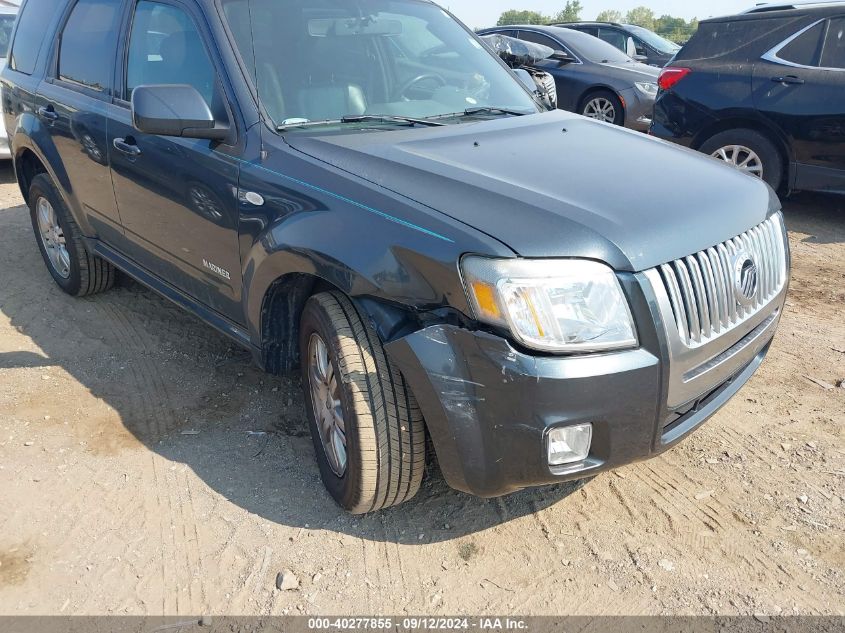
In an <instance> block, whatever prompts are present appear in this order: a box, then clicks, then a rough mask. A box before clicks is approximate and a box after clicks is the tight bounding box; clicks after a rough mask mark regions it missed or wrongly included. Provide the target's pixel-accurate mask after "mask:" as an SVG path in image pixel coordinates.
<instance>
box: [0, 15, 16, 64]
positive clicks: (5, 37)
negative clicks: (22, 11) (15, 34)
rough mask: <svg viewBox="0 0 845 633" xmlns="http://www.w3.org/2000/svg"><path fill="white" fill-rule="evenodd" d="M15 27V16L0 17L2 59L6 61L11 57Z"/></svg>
mask: <svg viewBox="0 0 845 633" xmlns="http://www.w3.org/2000/svg"><path fill="white" fill-rule="evenodd" d="M14 26H15V16H14V15H0V59H6V58H7V57H8V56H9V44H10V43H11V41H12V29H13V28H14Z"/></svg>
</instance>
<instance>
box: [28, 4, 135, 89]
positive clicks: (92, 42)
mask: <svg viewBox="0 0 845 633" xmlns="http://www.w3.org/2000/svg"><path fill="white" fill-rule="evenodd" d="M30 1H32V0H30ZM120 5H121V2H120V0H79V2H77V3H76V5H75V6H74V7H73V10H72V11H71V13H70V17H69V18H68V21H67V23H66V24H65V28H64V30H63V31H62V35H61V40H60V43H59V64H58V77H59V79H61V80H63V81H70V82H72V83H75V84H79V85H82V86H85V87H86V88H90V89H92V90H97V91H104V90H107V89H108V88H109V87H110V86H111V76H112V68H113V66H112V63H113V60H114V58H115V53H116V50H117V35H116V34H117V24H118V21H119V19H120Z"/></svg>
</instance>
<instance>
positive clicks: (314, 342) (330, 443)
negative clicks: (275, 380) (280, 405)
mask: <svg viewBox="0 0 845 633" xmlns="http://www.w3.org/2000/svg"><path fill="white" fill-rule="evenodd" d="M308 382H309V383H310V384H309V386H310V388H311V402H312V403H313V406H314V420H315V421H316V423H317V430H318V431H319V433H320V441H321V443H322V445H323V450H324V451H325V453H326V458H327V459H328V462H329V467H330V468H331V469H332V472H333V473H334V474H335V475H337V476H338V477H343V475H344V474H345V473H346V464H347V453H346V423H345V420H344V417H343V407H342V405H341V401H340V379H339V376H338V375H337V372H336V371H335V368H334V363H332V361H331V358H329V350H328V347H327V346H326V343H325V341H324V340H323V339H322V338H321V337H320V335H319V334H316V333H315V334H312V335H311V339H310V341H309V343H308Z"/></svg>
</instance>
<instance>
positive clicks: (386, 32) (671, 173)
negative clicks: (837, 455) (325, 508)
mask: <svg viewBox="0 0 845 633" xmlns="http://www.w3.org/2000/svg"><path fill="white" fill-rule="evenodd" d="M22 11H23V12H22V16H21V18H20V20H19V22H18V25H17V27H16V34H15V35H14V40H13V44H12V52H11V57H10V62H9V65H8V67H7V68H6V69H5V70H4V71H3V73H2V75H1V76H0V81H2V95H3V96H2V98H3V113H4V116H5V122H6V126H7V129H8V130H9V131H10V137H11V138H10V142H11V148H12V153H13V156H14V164H15V172H16V175H17V178H18V181H19V183H20V187H21V191H22V192H23V195H24V197H25V199H26V202H27V204H28V205H29V208H30V212H31V217H32V224H33V228H34V231H35V236H36V239H37V243H38V247H39V248H40V249H41V252H42V254H43V256H44V261H45V263H46V265H47V268H48V270H49V271H50V274H51V275H52V277H53V279H54V280H55V281H56V283H57V284H58V286H59V287H61V288H62V289H63V290H64V291H65V292H67V293H70V294H72V295H76V296H83V295H91V294H94V293H97V292H101V291H104V290H107V289H108V288H109V287H110V286H111V285H112V284H113V282H114V279H115V274H116V271H118V270H120V271H123V272H124V273H126V274H128V275H131V276H132V277H134V278H135V279H137V280H139V281H140V282H142V283H144V284H146V285H147V286H149V287H150V288H152V289H153V290H155V291H157V292H159V293H161V294H162V295H164V296H165V297H167V298H168V299H170V300H172V301H174V302H175V303H177V304H178V305H180V306H182V307H184V308H185V309H187V310H190V311H191V312H192V313H194V314H195V315H197V316H198V317H199V318H200V319H202V320H203V321H205V322H206V323H208V324H209V325H211V326H212V327H215V328H217V329H218V330H219V331H221V332H223V333H224V334H226V335H227V336H229V337H231V338H232V339H233V340H234V341H236V342H238V343H239V344H241V345H243V346H244V347H245V348H247V349H249V350H251V351H252V353H253V355H254V358H255V360H256V362H257V363H258V364H259V365H260V366H261V367H263V368H264V369H265V370H266V371H268V372H270V373H274V374H277V373H281V372H288V371H297V372H299V374H300V376H301V379H302V385H303V390H304V396H305V399H306V402H307V410H308V418H309V424H310V427H311V433H312V437H313V440H314V448H315V453H316V458H317V462H318V464H319V468H320V472H321V475H322V478H323V481H324V482H325V485H326V487H327V488H328V490H329V492H330V493H331V495H332V496H333V497H334V499H336V500H337V502H338V503H339V504H341V505H342V506H343V507H344V508H346V509H347V510H349V511H350V512H354V513H364V512H370V511H374V510H378V509H381V508H384V507H387V506H390V505H394V504H397V503H400V502H402V501H405V500H407V499H409V498H411V497H413V496H414V494H415V493H416V492H417V490H418V489H419V486H420V481H421V479H422V477H423V474H424V471H425V464H426V457H427V452H429V451H433V452H434V453H436V457H437V461H438V462H439V464H440V468H441V470H442V472H443V475H444V476H445V478H446V480H447V481H448V483H449V484H450V485H452V486H453V487H455V488H457V489H459V490H463V491H466V492H469V493H473V494H476V495H483V496H496V495H502V494H506V493H509V492H512V491H515V490H518V489H520V488H525V487H529V486H537V485H542V484H552V483H556V482H561V481H566V480H571V479H579V478H583V477H586V476H589V475H592V474H595V473H599V472H601V471H604V470H608V469H611V468H615V467H617V466H619V465H622V464H626V463H630V462H633V461H636V460H641V459H645V458H648V457H650V456H653V455H656V454H658V453H660V452H662V451H665V450H667V449H668V448H670V447H671V446H673V445H674V444H676V443H677V442H678V441H680V440H681V439H682V438H684V437H685V436H687V435H688V434H689V433H690V432H692V431H693V430H695V429H696V428H698V427H699V426H700V425H701V424H702V423H703V422H704V421H705V420H706V419H707V418H708V417H710V416H711V415H712V414H713V413H715V412H716V411H717V410H718V409H719V408H720V407H721V406H722V405H723V404H725V402H727V400H728V399H729V398H730V397H731V396H732V395H733V394H735V393H736V392H737V391H738V390H739V388H740V387H741V386H742V385H743V384H744V383H745V382H746V381H747V380H748V379H749V378H750V377H751V375H752V374H753V373H754V371H755V370H756V369H757V367H758V366H759V365H760V363H761V362H762V361H763V357H764V356H765V354H766V352H767V351H768V349H769V346H770V343H771V341H772V337H773V336H774V333H775V329H776V327H777V324H778V321H779V319H780V316H781V310H782V306H783V303H784V297H785V294H786V288H787V282H788V276H789V255H788V250H787V241H786V236H785V231H784V225H783V221H782V218H781V214H780V211H779V209H780V204H779V201H778V199H777V197H776V196H775V195H774V194H773V193H772V191H771V190H770V189H769V188H768V187H767V186H766V185H765V184H764V183H763V182H761V181H759V180H757V179H752V178H749V177H748V176H745V175H743V174H740V173H739V172H736V171H735V170H733V169H730V168H729V167H727V166H725V165H723V164H720V163H717V162H716V161H713V160H711V159H709V158H706V157H703V156H700V155H698V154H695V153H693V152H690V151H689V150H686V149H682V148H678V147H675V146H671V145H668V144H666V143H663V142H661V141H657V140H654V139H649V138H647V137H645V136H643V135H641V134H637V133H634V132H631V131H628V130H624V129H621V128H618V127H614V126H612V125H608V124H605V123H600V122H597V121H594V120H591V119H587V118H583V117H580V116H577V115H574V114H567V113H564V112H559V111H553V112H545V111H544V110H543V108H542V107H541V106H540V105H539V104H538V103H536V102H535V101H534V97H533V95H532V93H531V92H530V91H529V90H528V89H526V88H525V87H524V86H523V84H521V83H520V81H519V80H518V79H517V78H516V76H514V75H513V73H512V72H511V71H510V70H509V69H508V68H507V67H506V66H505V65H504V64H503V63H502V62H501V61H500V60H499V59H498V58H497V57H496V56H495V55H493V54H492V53H491V52H490V50H489V49H488V48H487V47H486V46H485V45H484V44H482V42H481V41H480V40H479V39H478V38H477V37H476V36H475V35H474V34H473V33H471V32H470V31H468V30H467V29H466V28H465V27H464V26H462V25H461V24H460V23H459V22H457V21H456V20H455V19H454V18H453V17H452V16H451V15H449V14H448V12H445V11H443V10H442V9H440V8H439V7H438V6H436V5H434V4H432V3H430V2H427V1H425V0H321V1H320V2H314V1H313V0H290V1H287V2H278V1H277V0H27V2H26V3H25V4H24V7H23V10H22ZM658 181H660V182H670V183H672V186H671V187H664V188H663V189H662V190H661V191H660V192H657V191H655V190H654V186H653V183H655V182H658ZM429 438H430V441H429ZM429 446H430V447H431V448H430V449H429ZM304 502H307V501H304Z"/></svg>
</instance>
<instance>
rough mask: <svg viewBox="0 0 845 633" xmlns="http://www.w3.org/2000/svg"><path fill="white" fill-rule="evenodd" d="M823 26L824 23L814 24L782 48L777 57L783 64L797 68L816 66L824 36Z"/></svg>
mask: <svg viewBox="0 0 845 633" xmlns="http://www.w3.org/2000/svg"><path fill="white" fill-rule="evenodd" d="M824 26H825V23H824V22H820V23H819V24H816V25H815V26H814V27H813V28H811V29H810V30H809V31H806V32H805V33H803V34H801V36H800V37H797V38H796V39H794V40H792V41H791V42H790V43H789V44H787V45H786V46H784V47H783V48H782V49H781V50H780V52H779V53H778V55H777V56H778V57H779V58H780V59H782V60H783V61H785V62H790V63H792V64H798V65H799V66H818V63H817V60H818V58H819V46H820V44H821V41H822V35H824Z"/></svg>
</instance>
